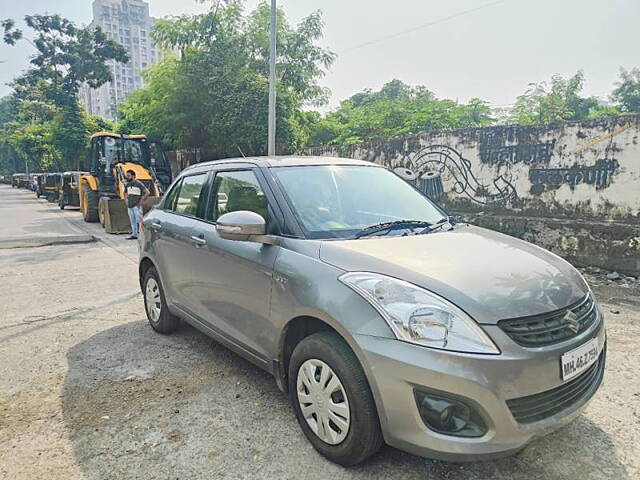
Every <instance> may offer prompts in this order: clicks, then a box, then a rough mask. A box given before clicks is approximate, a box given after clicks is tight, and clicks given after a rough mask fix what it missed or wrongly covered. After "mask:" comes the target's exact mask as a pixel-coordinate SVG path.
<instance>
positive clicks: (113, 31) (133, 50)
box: [80, 0, 161, 120]
mask: <svg viewBox="0 0 640 480" xmlns="http://www.w3.org/2000/svg"><path fill="white" fill-rule="evenodd" d="M154 22H155V19H153V18H151V17H150V16H149V4H148V3H147V2H144V1H142V0H94V1H93V22H92V23H91V25H92V26H95V27H100V28H102V30H103V31H104V32H105V33H106V34H107V36H108V37H109V38H110V39H112V40H115V41H117V42H118V43H120V44H121V45H123V46H124V47H125V48H126V49H127V52H128V53H129V63H126V64H124V63H118V62H116V61H113V60H112V61H111V62H110V68H111V74H112V75H113V81H111V82H109V83H106V84H104V85H103V86H102V87H100V88H98V89H92V88H89V87H88V86H87V85H85V86H83V87H82V89H81V92H80V99H81V101H82V103H84V104H85V105H86V108H87V111H88V112H89V113H92V114H94V115H100V116H102V117H105V118H108V119H110V120H115V119H116V108H117V105H118V104H119V103H120V102H121V101H122V100H124V99H125V98H127V97H128V96H129V95H130V94H131V92H133V91H134V90H135V89H136V88H140V87H141V86H142V84H143V81H142V75H141V72H142V69H144V68H145V67H147V66H148V65H151V64H154V63H156V62H157V61H158V60H159V59H160V56H161V52H160V50H159V49H158V48H156V46H155V45H154V44H153V42H152V41H151V35H150V33H151V28H152V27H153V24H154Z"/></svg>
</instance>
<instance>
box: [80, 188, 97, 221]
mask: <svg viewBox="0 0 640 480" xmlns="http://www.w3.org/2000/svg"><path fill="white" fill-rule="evenodd" d="M82 195H83V196H84V199H83V200H84V201H83V202H82V217H83V218H84V221H85V222H90V223H93V222H97V221H98V220H99V218H98V202H99V201H100V198H99V197H98V192H96V191H94V190H91V189H90V188H89V185H88V184H86V185H85V188H83V189H82Z"/></svg>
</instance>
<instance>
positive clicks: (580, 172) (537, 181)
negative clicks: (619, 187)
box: [529, 159, 618, 194]
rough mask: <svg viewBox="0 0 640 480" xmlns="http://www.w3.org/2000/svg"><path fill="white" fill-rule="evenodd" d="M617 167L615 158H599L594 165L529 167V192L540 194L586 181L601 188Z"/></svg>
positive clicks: (606, 184)
mask: <svg viewBox="0 0 640 480" xmlns="http://www.w3.org/2000/svg"><path fill="white" fill-rule="evenodd" d="M617 169H618V162H617V161H616V160H607V159H599V160H598V161H596V163H595V164H594V165H591V166H586V165H573V166H572V167H567V168H531V169H530V170H529V180H531V184H532V185H531V193H533V194H540V193H542V192H544V191H545V190H547V189H551V188H557V187H559V186H560V185H569V186H570V187H572V188H573V187H575V186H576V185H580V184H581V183H586V184H589V185H593V186H595V187H596V190H601V189H603V188H606V187H608V186H609V185H610V184H611V177H612V176H613V174H614V173H615V172H616V171H617Z"/></svg>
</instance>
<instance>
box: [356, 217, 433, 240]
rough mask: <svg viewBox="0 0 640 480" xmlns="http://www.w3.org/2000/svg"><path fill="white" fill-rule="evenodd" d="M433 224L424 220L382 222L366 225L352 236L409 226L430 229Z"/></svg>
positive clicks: (357, 236)
mask: <svg viewBox="0 0 640 480" xmlns="http://www.w3.org/2000/svg"><path fill="white" fill-rule="evenodd" d="M432 225H433V224H432V223H429V222H425V221H422V220H396V221H394V222H382V223H376V224H375V225H369V226H368V227H364V228H363V229H362V230H360V231H359V232H358V233H356V234H355V235H354V236H353V237H352V238H362V237H366V236H368V235H373V234H375V233H380V232H387V233H389V232H391V231H393V230H402V229H407V228H425V229H428V228H429V227H431V226H432Z"/></svg>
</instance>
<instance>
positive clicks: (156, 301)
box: [142, 267, 180, 334]
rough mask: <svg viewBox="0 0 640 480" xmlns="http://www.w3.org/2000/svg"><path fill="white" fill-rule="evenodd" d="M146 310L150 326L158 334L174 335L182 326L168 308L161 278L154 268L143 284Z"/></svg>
mask: <svg viewBox="0 0 640 480" xmlns="http://www.w3.org/2000/svg"><path fill="white" fill-rule="evenodd" d="M142 295H143V297H144V310H145V312H146V314H147V319H148V320H149V325H151V328H153V329H154V330H155V331H156V332H158V333H164V334H166V333H172V332H175V331H176V330H177V329H178V327H179V326H180V320H179V319H178V317H176V316H175V315H173V314H172V313H171V312H170V311H169V308H168V307H167V301H166V299H165V296H164V290H163V289H162V284H161V283H160V276H159V275H158V272H157V271H156V269H155V268H154V267H151V268H149V270H147V273H146V274H145V276H144V281H143V282H142Z"/></svg>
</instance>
